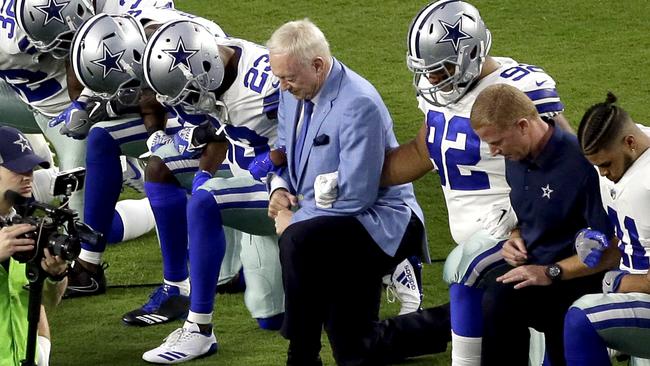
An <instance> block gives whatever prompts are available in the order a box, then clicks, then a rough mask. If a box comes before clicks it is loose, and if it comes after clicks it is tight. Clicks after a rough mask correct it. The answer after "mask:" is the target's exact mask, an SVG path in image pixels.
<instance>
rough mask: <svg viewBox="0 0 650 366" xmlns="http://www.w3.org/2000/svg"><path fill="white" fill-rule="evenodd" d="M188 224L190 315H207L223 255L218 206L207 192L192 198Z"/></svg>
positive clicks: (224, 248) (209, 310) (188, 209)
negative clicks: (190, 224) (189, 223)
mask: <svg viewBox="0 0 650 366" xmlns="http://www.w3.org/2000/svg"><path fill="white" fill-rule="evenodd" d="M187 221H188V222H191V223H192V226H191V227H189V242H190V245H189V248H190V249H189V250H190V265H191V270H190V283H191V284H192V292H191V294H190V314H191V313H192V312H194V313H197V314H208V313H211V312H212V308H213V306H214V294H215V291H216V288H217V277H218V276H219V270H220V267H221V262H222V261H223V256H224V253H225V251H226V239H225V237H224V234H223V227H222V223H221V213H220V212H219V205H218V204H217V201H215V199H214V197H213V196H212V194H211V193H210V192H208V191H204V190H199V191H197V192H196V193H194V195H192V197H191V198H190V201H189V203H188V205H187ZM188 319H190V318H188ZM190 320H191V319H190ZM198 323H206V322H204V321H198Z"/></svg>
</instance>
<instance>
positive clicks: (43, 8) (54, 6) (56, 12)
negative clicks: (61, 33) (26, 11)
mask: <svg viewBox="0 0 650 366" xmlns="http://www.w3.org/2000/svg"><path fill="white" fill-rule="evenodd" d="M69 3H70V2H69V1H62V2H60V3H57V2H56V0H50V1H49V2H48V3H47V5H38V6H35V8H36V10H38V11H40V12H41V13H43V14H45V22H44V23H43V26H46V25H48V24H50V22H51V21H53V20H56V21H57V22H59V23H61V24H65V23H64V21H63V15H61V11H62V10H63V8H65V7H66V6H68V4H69Z"/></svg>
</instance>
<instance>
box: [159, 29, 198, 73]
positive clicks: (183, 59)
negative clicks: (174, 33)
mask: <svg viewBox="0 0 650 366" xmlns="http://www.w3.org/2000/svg"><path fill="white" fill-rule="evenodd" d="M162 51H163V52H164V53H166V54H167V55H169V57H171V58H172V59H173V60H172V66H171V67H170V68H169V72H172V71H173V70H174V69H175V68H178V67H179V66H180V65H185V67H187V68H188V70H190V72H191V71H192V68H191V67H190V58H191V57H192V56H194V55H195V54H196V53H197V52H199V50H191V49H187V48H185V43H183V38H180V37H179V38H178V44H177V45H176V49H171V50H162Z"/></svg>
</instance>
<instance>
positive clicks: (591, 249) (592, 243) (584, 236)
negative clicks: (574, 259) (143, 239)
mask: <svg viewBox="0 0 650 366" xmlns="http://www.w3.org/2000/svg"><path fill="white" fill-rule="evenodd" d="M607 246H608V240H607V238H606V237H605V234H603V233H601V232H600V231H598V230H591V229H582V230H580V231H579V232H578V235H577V236H576V241H575V248H576V253H577V254H578V257H580V260H581V261H582V263H584V264H586V265H587V267H589V268H594V267H596V266H597V265H598V263H600V258H602V256H603V252H604V251H605V249H607Z"/></svg>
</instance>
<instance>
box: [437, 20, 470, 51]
mask: <svg viewBox="0 0 650 366" xmlns="http://www.w3.org/2000/svg"><path fill="white" fill-rule="evenodd" d="M462 20H463V19H462V18H458V20H457V21H456V23H454V24H453V25H452V24H449V23H446V22H444V21H442V20H440V21H439V22H440V25H442V27H443V28H444V29H445V32H446V33H445V35H444V36H442V38H440V39H439V40H438V42H436V43H445V42H449V43H451V45H452V46H454V51H456V52H458V46H460V41H462V40H463V39H471V38H472V36H470V35H469V34H467V33H465V32H463V22H462Z"/></svg>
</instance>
